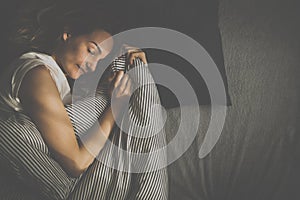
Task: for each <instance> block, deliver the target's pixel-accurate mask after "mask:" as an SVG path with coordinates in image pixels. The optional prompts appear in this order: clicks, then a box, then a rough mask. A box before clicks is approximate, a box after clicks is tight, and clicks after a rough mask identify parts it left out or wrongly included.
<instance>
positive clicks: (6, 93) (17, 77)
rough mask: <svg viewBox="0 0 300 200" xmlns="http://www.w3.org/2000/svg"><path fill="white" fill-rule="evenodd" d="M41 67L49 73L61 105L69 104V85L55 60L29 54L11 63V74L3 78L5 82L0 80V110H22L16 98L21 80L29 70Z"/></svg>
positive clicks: (44, 55)
mask: <svg viewBox="0 0 300 200" xmlns="http://www.w3.org/2000/svg"><path fill="white" fill-rule="evenodd" d="M41 65H44V66H46V67H47V69H48V70H49V71H50V74H51V77H52V79H53V80H54V82H55V84H56V87H57V89H58V91H59V94H60V97H61V100H62V101H63V103H64V104H67V103H70V101H71V93H70V86H69V83H68V81H67V79H66V77H65V75H64V73H63V71H62V70H61V68H60V67H59V66H58V64H57V63H56V62H55V60H54V59H53V58H52V57H51V56H49V55H46V54H43V53H37V52H29V53H25V54H23V55H22V56H21V57H20V58H18V59H17V60H16V61H15V62H13V63H12V65H11V68H12V69H13V72H12V73H11V74H10V75H5V76H4V77H3V78H4V79H6V80H2V81H3V82H2V86H1V87H2V89H1V92H0V96H1V98H0V109H2V110H5V111H9V110H11V108H12V109H13V110H15V111H22V110H23V109H22V105H21V104H20V100H19V97H18V94H19V89H20V86H21V83H22V80H23V78H24V76H25V74H26V73H27V72H28V71H29V70H31V69H33V68H34V67H37V66H41ZM3 78H2V79H3Z"/></svg>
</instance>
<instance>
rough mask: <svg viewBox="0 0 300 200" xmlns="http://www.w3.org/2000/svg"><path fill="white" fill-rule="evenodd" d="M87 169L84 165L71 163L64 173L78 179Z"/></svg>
mask: <svg viewBox="0 0 300 200" xmlns="http://www.w3.org/2000/svg"><path fill="white" fill-rule="evenodd" d="M88 167H89V166H88V165H86V164H85V163H82V162H76V161H73V162H72V164H71V165H70V166H69V167H68V169H67V170H66V172H67V174H68V175H69V176H70V177H71V178H79V177H80V175H81V174H82V173H83V172H85V171H86V169H87V168H88Z"/></svg>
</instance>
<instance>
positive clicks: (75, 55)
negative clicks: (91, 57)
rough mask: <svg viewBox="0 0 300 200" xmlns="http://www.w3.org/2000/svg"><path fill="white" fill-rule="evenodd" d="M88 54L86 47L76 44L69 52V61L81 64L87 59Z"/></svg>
mask: <svg viewBox="0 0 300 200" xmlns="http://www.w3.org/2000/svg"><path fill="white" fill-rule="evenodd" d="M86 56H87V55H86V53H85V49H84V47H82V46H80V45H74V46H72V47H71V48H70V50H69V52H68V62H69V63H72V64H81V63H83V62H84V61H85V59H86Z"/></svg>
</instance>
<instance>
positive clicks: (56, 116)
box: [20, 66, 128, 177]
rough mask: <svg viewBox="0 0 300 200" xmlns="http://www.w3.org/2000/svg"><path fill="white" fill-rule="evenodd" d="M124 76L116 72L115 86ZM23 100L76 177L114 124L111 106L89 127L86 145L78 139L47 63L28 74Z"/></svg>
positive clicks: (58, 157) (57, 157)
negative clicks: (46, 65)
mask: <svg viewBox="0 0 300 200" xmlns="http://www.w3.org/2000/svg"><path fill="white" fill-rule="evenodd" d="M123 79H124V77H123V74H118V75H117V76H115V78H114V79H113V87H114V88H118V87H119V86H121V85H124V84H123V82H124V81H125V80H123ZM127 81H128V80H127ZM123 89H124V88H123ZM116 91H119V92H118V95H119V96H121V97H123V96H124V95H125V96H126V95H127V94H126V93H124V90H122V91H121V90H116ZM125 91H126V90H125ZM127 96H128V95H127ZM120 99H121V98H120ZM20 100H21V103H22V106H23V108H24V110H25V112H27V113H28V115H29V116H30V117H31V118H32V120H33V122H34V123H35V124H36V125H37V127H38V129H39V131H40V132H41V135H42V137H43V139H44V141H45V143H46V144H47V146H48V148H49V149H50V151H51V152H52V154H53V156H54V159H55V160H56V161H57V162H58V163H59V164H60V165H61V166H62V168H63V169H64V170H65V171H66V172H67V173H68V174H69V175H70V176H72V177H78V176H79V175H80V174H81V173H82V172H83V171H84V170H85V169H86V168H87V167H88V166H89V165H90V164H91V163H92V162H93V160H94V155H97V154H98V153H99V152H100V150H101V149H102V148H103V146H104V144H105V142H106V140H107V138H108V136H109V134H110V132H111V130H112V128H113V125H114V117H113V115H112V111H111V108H108V109H107V110H106V111H105V113H104V114H103V115H102V116H101V118H100V119H99V120H98V121H99V125H98V126H94V127H92V128H91V129H90V130H89V133H88V134H87V136H86V137H85V138H84V146H83V145H81V144H80V143H78V142H77V140H76V137H75V133H74V130H73V126H72V124H71V121H70V118H69V116H68V114H67V112H66V110H65V107H64V105H63V103H62V101H61V99H60V95H59V93H58V90H57V88H56V85H55V83H54V81H53V80H52V77H51V75H50V73H49V71H48V70H47V68H46V67H44V66H39V67H36V68H34V69H32V70H30V71H29V72H28V73H27V74H26V76H25V78H24V80H23V82H22V85H21V89H20ZM121 103H122V102H121V101H120V105H121Z"/></svg>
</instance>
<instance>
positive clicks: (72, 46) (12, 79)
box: [0, 7, 167, 199]
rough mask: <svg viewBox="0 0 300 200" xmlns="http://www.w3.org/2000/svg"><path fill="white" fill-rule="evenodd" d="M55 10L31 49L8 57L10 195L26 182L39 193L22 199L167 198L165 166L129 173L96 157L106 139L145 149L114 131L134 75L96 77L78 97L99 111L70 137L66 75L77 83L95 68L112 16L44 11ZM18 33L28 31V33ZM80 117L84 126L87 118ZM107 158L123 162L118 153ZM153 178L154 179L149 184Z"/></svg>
mask: <svg viewBox="0 0 300 200" xmlns="http://www.w3.org/2000/svg"><path fill="white" fill-rule="evenodd" d="M53 10H55V7H54V8H51V9H50V10H48V9H47V10H44V11H43V12H42V13H39V17H38V22H39V27H38V29H37V30H35V31H34V34H32V35H31V37H29V40H28V41H29V42H28V43H27V46H30V47H31V49H30V50H31V51H29V52H26V53H24V54H22V55H21V56H20V57H19V58H18V59H17V60H16V61H15V62H13V64H12V65H11V66H12V67H11V68H10V71H8V72H6V73H5V75H4V76H3V77H4V78H2V81H3V84H1V86H2V88H1V97H2V98H1V101H0V103H1V104H0V105H1V121H0V122H1V123H0V132H1V134H0V135H1V136H2V137H1V154H2V155H1V156H2V157H1V160H3V161H1V163H2V162H3V163H6V164H5V165H7V166H9V167H11V168H13V170H11V169H9V170H8V173H10V174H12V176H13V177H14V178H17V179H18V183H17V186H16V188H15V190H13V189H12V191H9V192H8V193H10V195H15V194H18V192H19V193H20V187H28V189H29V191H30V190H31V191H32V189H36V190H37V197H32V196H30V195H32V194H31V193H28V194H26V192H25V193H24V192H21V193H20V195H22V197H23V198H26V195H29V196H28V198H30V199H32V198H41V197H43V198H45V197H46V198H49V199H66V198H68V199H165V198H166V197H167V192H166V191H167V190H166V189H167V187H166V174H165V171H164V170H158V171H153V172H151V173H145V174H144V175H143V174H138V175H137V174H135V175H134V174H130V173H129V172H126V171H122V170H119V169H117V170H116V169H112V168H111V167H109V166H105V165H104V164H103V163H101V162H100V161H99V160H97V159H95V157H96V156H98V155H100V154H101V155H100V157H101V156H102V157H105V156H106V155H110V154H113V153H112V150H111V148H110V147H107V148H106V149H105V150H103V148H105V144H106V141H107V138H111V141H112V143H114V144H117V143H124V142H125V143H126V142H127V143H128V144H129V145H128V144H127V146H126V148H127V149H131V148H132V149H133V151H135V152H140V151H142V150H139V148H141V149H144V146H141V147H131V146H130V143H133V144H134V145H136V144H138V143H137V142H134V141H135V140H134V139H133V138H132V139H130V136H128V135H126V139H122V138H124V136H123V135H125V134H123V133H122V132H120V135H118V134H116V131H115V133H113V132H114V131H113V130H115V129H116V126H115V118H116V117H117V118H118V117H120V118H121V117H122V111H123V108H124V106H126V102H128V100H129V98H130V96H131V94H132V92H133V91H132V84H133V83H132V80H131V78H130V77H129V75H127V74H125V73H124V71H116V72H113V73H112V72H111V73H110V75H109V76H107V78H105V79H104V80H103V81H102V82H101V83H102V84H103V85H105V86H107V85H108V88H104V89H103V88H102V89H103V90H101V89H100V93H99V96H97V97H96V100H95V98H86V99H83V100H81V101H79V103H78V104H77V105H79V106H84V105H85V102H88V103H87V104H89V101H91V100H92V101H94V102H96V103H97V102H98V105H97V106H98V107H97V109H98V110H97V111H96V112H97V114H98V115H97V121H96V122H95V123H94V125H92V126H90V125H89V124H91V122H94V121H93V119H91V120H90V119H89V120H90V121H89V122H88V123H86V124H85V125H83V126H85V127H84V128H83V129H84V130H85V133H84V134H82V135H81V137H80V138H79V137H78V136H79V134H78V135H77V137H76V134H77V133H76V130H75V128H76V125H74V119H73V118H72V117H74V113H72V109H70V107H72V106H73V107H74V106H76V105H71V106H69V107H68V106H67V105H68V104H70V103H71V90H72V89H71V88H70V86H69V84H68V81H67V78H69V79H73V80H76V79H78V78H80V77H81V76H84V75H86V74H88V73H92V72H94V71H95V70H96V66H97V63H98V62H99V61H100V60H102V59H104V58H106V57H107V55H108V54H109V53H110V52H111V51H112V48H113V42H114V41H113V38H112V33H111V31H110V30H111V27H112V24H111V23H112V22H111V20H110V17H111V16H110V15H109V14H107V13H104V12H103V13H102V14H101V15H102V16H101V15H100V17H97V18H96V19H97V20H96V22H97V23H95V20H89V19H93V18H91V16H93V15H90V16H85V15H86V14H84V12H80V11H76V12H67V13H64V14H63V15H61V14H58V13H56V14H55V16H56V17H55V20H54V21H55V23H53V16H54V15H53V13H52V15H50V14H49V13H51V12H52V11H53ZM84 11H85V12H87V10H84ZM93 17H95V16H93ZM49 19H51V20H52V22H51V23H49ZM87 20H88V21H87ZM90 22H92V23H90ZM44 24H48V25H44ZM49 24H53V26H49ZM19 31H20V32H21V33H22V34H23V35H24V33H25V35H26V34H27V36H28V35H29V34H28V33H29V32H30V31H31V30H30V29H26V28H25V29H22V30H19ZM130 49H131V50H128V52H127V53H128V61H129V63H130V64H131V65H134V64H135V65H137V64H136V63H137V62H139V61H143V63H144V64H146V62H147V61H146V56H145V54H144V53H143V52H142V51H140V50H136V49H132V48H130ZM32 50H34V51H32ZM139 65H142V63H140V64H139ZM107 73H108V72H107ZM100 88H101V85H100ZM140 94H143V93H142V92H140ZM155 95H156V96H157V92H156V93H155ZM111 98H112V99H115V101H114V106H115V107H114V113H112V107H111V105H110V103H109V101H110V99H111ZM137 99H138V98H137ZM137 104H138V103H137ZM65 106H67V109H66V108H65ZM133 107H134V106H133ZM84 108H85V107H84ZM144 109H145V108H144ZM133 110H134V109H133ZM86 112H88V111H86ZM135 112H137V111H135ZM133 113H134V111H133ZM81 120H82V122H81V123H85V120H86V119H85V118H84V117H83V119H81ZM97 122H98V123H97ZM28 127H29V128H28ZM78 138H79V139H78ZM128 138H129V139H128ZM157 140H158V138H155V139H154V140H153V141H155V142H151V140H149V141H148V144H146V146H147V147H148V148H150V149H151V148H152V146H153V144H154V143H157ZM28 143H29V144H30V145H28ZM152 143H153V144H152ZM143 145H145V144H143ZM101 150H103V152H102V151H101ZM105 158H109V159H115V161H113V162H116V163H118V165H120V164H121V165H123V164H124V163H123V162H124V161H122V158H120V157H118V158H115V157H111V156H110V157H105ZM153 180H154V181H155V183H151V182H152V181H153ZM27 183H28V184H27ZM26 184H27V185H26ZM149 190H152V192H149ZM146 191H147V192H146ZM2 196H3V195H2Z"/></svg>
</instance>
